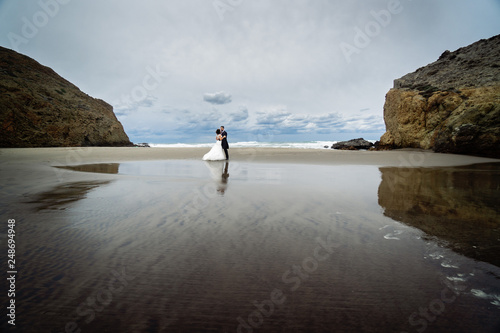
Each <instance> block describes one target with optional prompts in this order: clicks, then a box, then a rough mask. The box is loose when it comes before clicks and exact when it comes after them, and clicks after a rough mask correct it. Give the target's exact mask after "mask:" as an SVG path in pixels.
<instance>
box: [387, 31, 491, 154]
mask: <svg viewBox="0 0 500 333" xmlns="http://www.w3.org/2000/svg"><path fill="white" fill-rule="evenodd" d="M384 121H385V125H386V133H385V134H384V135H383V136H382V137H381V139H380V144H381V146H390V147H393V148H423V149H433V150H434V151H437V152H446V153H459V154H470V155H479V156H490V157H500V35H498V36H495V37H492V38H490V39H487V40H480V41H478V42H476V43H474V44H472V45H469V46H467V47H463V48H460V49H458V50H456V51H454V52H450V51H445V52H444V53H443V54H442V55H441V56H440V57H439V59H438V60H437V61H436V62H434V63H432V64H429V65H428V66H425V67H422V68H419V69H418V70H417V71H415V72H414V73H410V74H407V75H405V76H403V77H402V78H400V79H397V80H395V81H394V88H393V89H391V90H390V91H389V92H388V93H387V95H386V101H385V105H384Z"/></svg>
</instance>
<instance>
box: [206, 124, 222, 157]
mask: <svg viewBox="0 0 500 333" xmlns="http://www.w3.org/2000/svg"><path fill="white" fill-rule="evenodd" d="M215 133H216V134H217V135H216V136H215V140H217V142H215V145H214V146H213V147H212V149H210V151H209V152H208V153H206V154H205V155H204V156H203V160H204V161H220V160H225V159H226V155H225V154H224V150H222V145H221V140H222V137H221V135H220V129H217V130H216V131H215Z"/></svg>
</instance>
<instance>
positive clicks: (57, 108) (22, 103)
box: [0, 47, 132, 147]
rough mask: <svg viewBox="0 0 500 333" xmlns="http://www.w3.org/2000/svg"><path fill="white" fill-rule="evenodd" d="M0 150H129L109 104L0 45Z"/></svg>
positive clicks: (126, 138)
mask: <svg viewBox="0 0 500 333" xmlns="http://www.w3.org/2000/svg"><path fill="white" fill-rule="evenodd" d="M0 126H1V128H2V129H1V131H0V147H67V146H132V143H131V142H130V140H129V138H128V136H127V134H125V131H124V130H123V126H122V124H121V123H120V122H119V121H118V119H117V118H116V116H115V114H114V112H113V107H112V106H111V105H109V104H108V103H106V102H104V101H102V100H100V99H95V98H92V97H90V96H88V95H87V94H85V93H83V92H82V91H80V89H78V88H77V87H76V86H75V85H73V84H71V83H70V82H68V81H66V80H65V79H63V78H62V77H60V76H59V75H58V74H57V73H56V72H54V71H53V70H52V69H50V68H49V67H45V66H42V65H40V64H39V63H38V62H36V61H35V60H33V59H31V58H29V57H27V56H24V55H22V54H19V53H17V52H14V51H12V50H9V49H6V48H3V47H0Z"/></svg>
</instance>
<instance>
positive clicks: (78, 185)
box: [28, 181, 110, 211]
mask: <svg viewBox="0 0 500 333" xmlns="http://www.w3.org/2000/svg"><path fill="white" fill-rule="evenodd" d="M109 183H110V181H87V182H73V183H65V184H61V185H59V186H56V187H54V188H53V189H51V190H50V191H47V192H43V193H40V194H38V195H37V196H36V197H35V198H34V199H33V200H32V201H28V203H34V204H37V206H38V207H37V208H36V210H37V211H41V210H64V209H66V207H67V206H68V205H69V204H71V203H74V202H76V201H79V200H82V199H85V198H86V196H87V193H88V192H90V191H91V190H93V189H94V188H97V187H99V186H102V185H107V184H109Z"/></svg>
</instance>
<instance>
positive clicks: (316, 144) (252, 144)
mask: <svg viewBox="0 0 500 333" xmlns="http://www.w3.org/2000/svg"><path fill="white" fill-rule="evenodd" d="M368 141H370V142H373V143H375V140H368ZM337 142H338V141H306V142H261V141H243V142H234V143H232V142H231V143H230V144H229V145H230V147H232V148H298V149H326V148H325V147H327V148H330V147H331V146H332V144H334V143H337ZM149 145H150V146H151V147H153V148H206V147H212V146H213V143H151V144H149Z"/></svg>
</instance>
